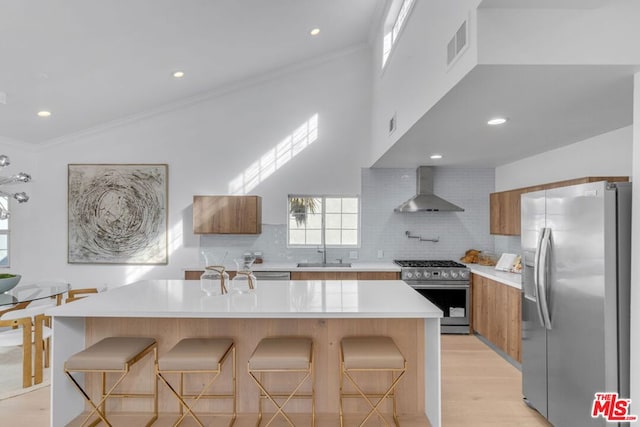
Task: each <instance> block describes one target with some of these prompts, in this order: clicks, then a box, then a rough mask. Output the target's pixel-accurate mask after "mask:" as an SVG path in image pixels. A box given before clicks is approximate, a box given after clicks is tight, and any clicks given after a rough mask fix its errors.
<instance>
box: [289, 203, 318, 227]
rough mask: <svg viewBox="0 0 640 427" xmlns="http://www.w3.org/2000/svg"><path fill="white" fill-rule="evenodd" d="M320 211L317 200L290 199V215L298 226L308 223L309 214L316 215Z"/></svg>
mask: <svg viewBox="0 0 640 427" xmlns="http://www.w3.org/2000/svg"><path fill="white" fill-rule="evenodd" d="M317 209H318V204H317V202H316V199H314V198H313V197H290V198H289V214H291V216H293V218H294V219H295V220H296V224H297V225H298V226H301V225H305V224H306V223H307V214H314V213H316V211H317Z"/></svg>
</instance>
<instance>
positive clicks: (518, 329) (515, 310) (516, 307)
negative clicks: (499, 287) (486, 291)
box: [507, 287, 522, 362]
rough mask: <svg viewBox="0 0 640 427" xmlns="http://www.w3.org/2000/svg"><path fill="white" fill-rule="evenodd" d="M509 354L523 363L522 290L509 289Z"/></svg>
mask: <svg viewBox="0 0 640 427" xmlns="http://www.w3.org/2000/svg"><path fill="white" fill-rule="evenodd" d="M507 307H508V316H507V318H508V324H507V354H508V355H509V356H511V357H512V358H513V359H514V360H517V361H518V362H522V357H521V347H522V342H521V339H522V293H521V291H520V289H516V288H512V287H509V288H508V289H507Z"/></svg>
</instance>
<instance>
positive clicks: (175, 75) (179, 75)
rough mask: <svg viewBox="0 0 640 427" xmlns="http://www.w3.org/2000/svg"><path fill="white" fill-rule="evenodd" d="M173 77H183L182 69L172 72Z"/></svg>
mask: <svg viewBox="0 0 640 427" xmlns="http://www.w3.org/2000/svg"><path fill="white" fill-rule="evenodd" d="M173 77H175V78H176V79H180V78H182V77H184V71H176V72H175V73H173Z"/></svg>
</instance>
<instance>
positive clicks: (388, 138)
mask: <svg viewBox="0 0 640 427" xmlns="http://www.w3.org/2000/svg"><path fill="white" fill-rule="evenodd" d="M479 3H480V0H457V1H450V0H436V1H433V0H428V1H425V0H417V1H416V2H415V5H414V7H413V11H412V13H411V15H410V16H409V18H408V20H407V21H406V23H405V27H404V29H403V31H402V32H401V34H400V37H399V38H398V42H397V43H396V45H395V46H394V48H393V50H392V52H391V56H390V57H389V59H388V62H387V65H386V67H385V69H384V71H381V68H380V66H381V64H382V37H383V34H382V32H383V30H382V27H381V28H380V30H379V31H378V33H377V34H376V38H375V39H374V42H373V55H372V68H373V76H374V89H373V93H374V100H373V116H372V117H373V123H372V129H373V131H372V132H373V135H372V148H373V150H372V153H371V154H372V157H371V159H370V164H373V163H374V162H375V161H376V160H378V158H380V156H382V154H384V152H385V151H387V150H388V149H389V148H390V147H391V146H392V145H393V144H394V143H395V142H396V141H397V140H398V139H399V138H400V137H401V136H402V135H403V134H404V133H405V132H406V131H407V130H408V129H409V128H410V127H411V126H413V124H414V123H415V122H416V121H417V120H418V119H419V118H420V117H422V116H423V115H424V114H425V113H426V112H427V111H429V109H431V107H433V106H434V105H435V103H436V102H438V101H439V100H440V98H442V97H443V96H444V94H445V93H447V92H448V91H449V90H450V89H451V88H452V87H453V86H455V84H456V83H458V82H459V81H460V79H462V77H464V76H465V75H466V74H467V73H468V72H469V71H470V70H471V69H472V68H473V67H474V66H475V65H476V64H477V49H476V36H475V32H476V8H477V6H478V4H479ZM467 18H469V23H468V33H469V40H470V41H469V46H468V49H467V51H466V52H465V53H464V54H462V56H461V57H460V58H459V59H458V60H457V62H456V63H455V65H453V66H452V67H451V68H450V69H448V68H447V64H446V58H447V56H446V53H447V50H446V47H447V43H448V42H449V40H450V39H451V38H452V37H453V35H454V34H455V32H456V31H457V30H458V28H459V27H460V25H461V24H462V22H463V21H464V20H465V19H467ZM394 114H396V118H397V128H396V130H395V132H394V133H393V134H391V135H389V134H388V125H389V119H391V117H392V116H393V115H394Z"/></svg>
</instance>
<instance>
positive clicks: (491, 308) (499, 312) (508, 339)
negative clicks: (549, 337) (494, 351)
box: [471, 274, 522, 362]
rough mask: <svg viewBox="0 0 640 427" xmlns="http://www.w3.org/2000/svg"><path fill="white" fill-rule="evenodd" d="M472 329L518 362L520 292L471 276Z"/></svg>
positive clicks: (520, 325) (519, 349)
mask: <svg viewBox="0 0 640 427" xmlns="http://www.w3.org/2000/svg"><path fill="white" fill-rule="evenodd" d="M472 276H473V279H472V285H471V290H472V291H471V292H472V298H471V301H472V303H471V304H472V310H471V312H472V327H473V330H474V331H475V332H477V333H479V334H480V335H482V336H483V337H485V338H486V339H488V340H489V341H491V342H492V343H493V344H494V345H495V346H496V347H498V348H499V349H500V350H502V351H503V352H505V353H506V354H508V355H509V356H510V357H511V358H512V359H514V360H516V361H518V362H520V361H521V347H522V344H521V342H520V340H521V337H522V332H521V328H522V319H521V307H522V301H521V299H520V296H521V291H520V289H517V288H514V287H512V286H509V285H505V284H503V283H500V282H497V281H495V280H491V279H488V278H486V277H483V276H480V275H478V274H473V275H472Z"/></svg>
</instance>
